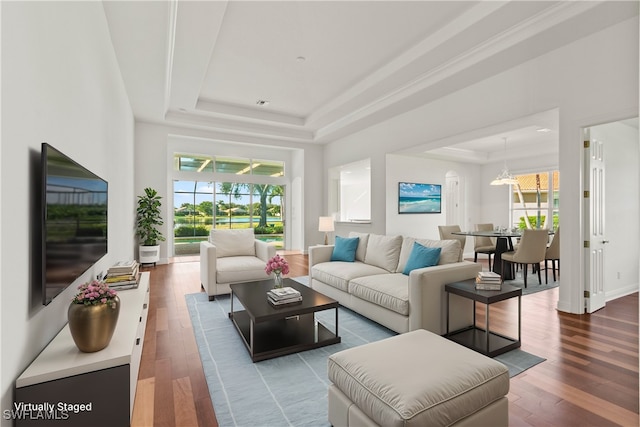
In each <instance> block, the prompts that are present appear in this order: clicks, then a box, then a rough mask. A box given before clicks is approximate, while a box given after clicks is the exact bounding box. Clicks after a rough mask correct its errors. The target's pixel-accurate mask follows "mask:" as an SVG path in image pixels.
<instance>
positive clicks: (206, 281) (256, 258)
mask: <svg viewBox="0 0 640 427" xmlns="http://www.w3.org/2000/svg"><path fill="white" fill-rule="evenodd" d="M275 254H276V248H275V246H273V245H270V244H268V243H266V242H263V241H261V240H257V239H256V238H255V236H254V233H253V228H248V229H239V230H220V229H212V230H211V233H210V234H209V241H208V242H200V283H201V284H202V288H203V289H204V290H205V291H206V292H207V294H208V295H209V300H210V301H211V300H213V299H214V298H215V296H216V295H221V294H229V293H231V288H230V287H229V285H231V284H232V283H241V282H251V281H254V280H265V279H267V278H268V277H269V276H267V273H266V272H265V270H264V269H265V266H266V264H267V261H268V260H269V259H270V258H272V257H273V256H274V255H275Z"/></svg>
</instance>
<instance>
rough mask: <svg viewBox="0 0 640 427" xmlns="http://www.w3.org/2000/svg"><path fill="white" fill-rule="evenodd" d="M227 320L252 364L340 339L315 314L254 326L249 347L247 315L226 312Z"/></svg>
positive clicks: (249, 337)
mask: <svg viewBox="0 0 640 427" xmlns="http://www.w3.org/2000/svg"><path fill="white" fill-rule="evenodd" d="M229 317H230V318H231V320H232V321H233V324H234V325H235V327H236V329H237V330H238V332H239V333H240V336H241V337H242V340H243V341H244V344H245V346H246V347H247V350H249V354H250V355H251V360H252V361H254V362H259V361H261V360H266V359H271V358H274V357H279V356H284V355H287V354H292V353H297V352H300V351H305V350H311V349H314V348H318V347H323V346H326V345H331V344H337V343H339V342H340V340H341V339H340V337H339V336H336V334H335V333H334V332H332V331H330V330H329V329H327V328H326V327H325V326H324V325H323V324H322V323H320V322H317V321H316V320H315V315H314V313H309V314H302V315H295V316H290V317H287V318H284V319H277V320H271V321H266V322H259V323H255V324H254V325H253V328H254V329H253V345H251V323H252V322H251V318H250V317H249V315H248V314H247V312H246V311H244V310H242V311H235V312H233V313H229Z"/></svg>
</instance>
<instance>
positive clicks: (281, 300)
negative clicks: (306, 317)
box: [267, 286, 302, 305]
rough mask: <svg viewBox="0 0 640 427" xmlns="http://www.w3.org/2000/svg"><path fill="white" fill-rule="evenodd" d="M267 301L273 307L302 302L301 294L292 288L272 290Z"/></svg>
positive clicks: (268, 293)
mask: <svg viewBox="0 0 640 427" xmlns="http://www.w3.org/2000/svg"><path fill="white" fill-rule="evenodd" d="M267 300H268V301H269V302H270V303H271V304H273V305H284V304H291V303H295V302H300V301H302V295H300V292H298V291H297V290H295V289H293V288H292V287H289V286H287V287H285V288H276V289H271V290H269V291H268V292H267Z"/></svg>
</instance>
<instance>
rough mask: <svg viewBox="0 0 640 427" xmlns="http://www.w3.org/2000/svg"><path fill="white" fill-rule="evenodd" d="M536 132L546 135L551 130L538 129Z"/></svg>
mask: <svg viewBox="0 0 640 427" xmlns="http://www.w3.org/2000/svg"><path fill="white" fill-rule="evenodd" d="M537 131H538V132H542V133H547V132H551V129H549V128H540V129H538V130H537Z"/></svg>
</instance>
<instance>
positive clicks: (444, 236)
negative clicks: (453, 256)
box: [438, 225, 467, 261]
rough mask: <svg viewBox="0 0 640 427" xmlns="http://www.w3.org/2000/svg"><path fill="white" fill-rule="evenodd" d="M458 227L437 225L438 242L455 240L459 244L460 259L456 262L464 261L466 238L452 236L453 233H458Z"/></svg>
mask: <svg viewBox="0 0 640 427" xmlns="http://www.w3.org/2000/svg"><path fill="white" fill-rule="evenodd" d="M459 231H460V226H459V225H439V226H438V233H440V240H457V241H458V242H460V259H458V261H462V260H463V259H464V244H465V243H467V236H460V235H458V234H452V233H454V232H459Z"/></svg>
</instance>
